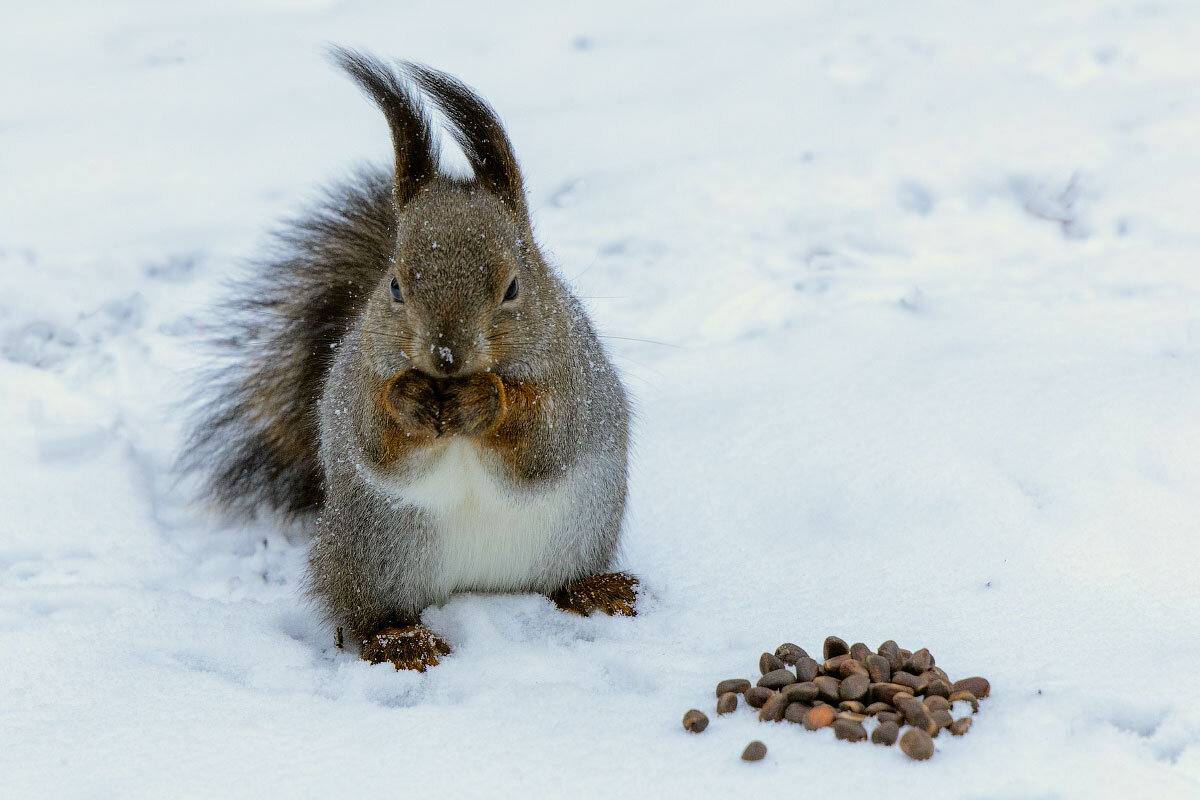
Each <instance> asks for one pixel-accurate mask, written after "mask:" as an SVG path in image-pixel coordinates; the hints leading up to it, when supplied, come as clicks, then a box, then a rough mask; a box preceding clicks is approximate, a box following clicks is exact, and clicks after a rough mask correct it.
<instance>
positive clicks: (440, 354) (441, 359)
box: [433, 347, 463, 378]
mask: <svg viewBox="0 0 1200 800" xmlns="http://www.w3.org/2000/svg"><path fill="white" fill-rule="evenodd" d="M433 365H434V366H435V367H437V368H438V370H439V371H440V372H441V373H442V374H443V375H445V376H446V377H447V378H449V377H451V376H452V375H454V374H455V373H457V372H458V371H459V370H461V369H462V367H463V359H461V358H458V359H456V358H455V357H454V351H453V350H451V349H450V348H449V347H435V348H434V349H433Z"/></svg>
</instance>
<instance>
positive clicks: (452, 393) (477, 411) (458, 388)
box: [438, 372, 506, 436]
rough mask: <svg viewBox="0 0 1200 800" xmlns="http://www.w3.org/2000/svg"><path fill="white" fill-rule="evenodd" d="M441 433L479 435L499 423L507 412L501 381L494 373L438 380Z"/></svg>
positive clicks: (445, 434) (447, 434)
mask: <svg viewBox="0 0 1200 800" xmlns="http://www.w3.org/2000/svg"><path fill="white" fill-rule="evenodd" d="M438 388H439V389H440V390H441V399H442V409H441V432H442V435H443V436H453V435H455V434H458V435H460V436H482V435H483V434H485V433H487V432H488V431H489V430H491V429H493V428H495V427H496V426H497V425H499V424H500V423H501V422H502V421H503V419H504V415H505V412H506V406H505V392H504V382H503V381H502V380H500V376H499V375H496V374H495V373H493V372H480V373H476V374H475V375H471V376H468V377H466V378H450V379H448V380H444V381H441V382H440V383H439V386H438Z"/></svg>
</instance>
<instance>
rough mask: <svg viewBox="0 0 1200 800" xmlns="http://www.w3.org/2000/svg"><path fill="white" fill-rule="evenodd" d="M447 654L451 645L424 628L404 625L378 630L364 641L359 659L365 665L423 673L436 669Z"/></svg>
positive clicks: (422, 626)
mask: <svg viewBox="0 0 1200 800" xmlns="http://www.w3.org/2000/svg"><path fill="white" fill-rule="evenodd" d="M449 653H450V645H448V644H447V643H446V640H445V639H443V638H442V637H440V636H438V635H437V634H436V633H434V632H433V631H431V630H429V628H426V627H425V626H424V625H403V626H398V627H390V628H380V629H379V630H378V631H376V632H375V633H374V634H372V635H371V636H369V637H368V638H366V639H364V640H363V642H362V645H361V647H360V648H359V655H360V656H362V659H363V660H364V661H370V662H371V663H372V664H382V663H383V662H385V661H387V662H389V663H391V664H392V666H394V667H395V668H396V669H398V670H400V669H415V670H416V671H417V672H424V671H425V670H426V669H428V668H429V667H435V666H437V665H438V663H439V662H440V661H441V659H442V656H445V655H448V654H449Z"/></svg>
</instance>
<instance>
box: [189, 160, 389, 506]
mask: <svg viewBox="0 0 1200 800" xmlns="http://www.w3.org/2000/svg"><path fill="white" fill-rule="evenodd" d="M395 225H396V221H395V214H394V212H393V206H392V175H391V173H390V172H387V171H384V170H378V171H362V172H360V173H359V174H358V175H356V176H355V177H354V178H353V179H351V180H350V181H348V182H346V183H344V184H342V185H339V186H336V187H333V188H331V189H329V190H328V191H327V192H326V193H325V197H324V199H323V201H322V202H320V203H319V204H318V205H317V207H316V208H314V209H312V210H310V211H309V212H308V213H306V214H304V215H303V216H301V217H299V218H298V219H296V220H294V221H292V222H291V223H290V224H289V225H287V226H286V227H284V229H283V230H282V231H280V232H279V233H277V234H276V236H275V246H274V248H273V251H272V253H271V255H270V256H269V257H268V258H265V259H262V260H260V261H258V262H257V263H256V264H254V265H253V266H254V274H253V275H252V277H250V278H248V279H246V280H245V281H243V282H242V283H241V284H240V285H239V286H238V287H237V289H236V291H235V292H234V297H236V298H237V299H235V300H233V301H232V302H230V303H228V304H227V305H226V306H224V308H223V310H222V312H221V313H220V314H219V315H218V321H217V323H216V324H215V325H214V328H213V331H212V340H213V342H214V343H215V344H216V346H217V347H218V349H219V350H220V351H221V352H220V354H219V360H220V365H219V366H218V367H216V368H214V369H213V370H212V371H210V372H209V373H208V374H207V375H206V376H205V378H204V379H203V381H202V385H201V386H200V387H199V390H198V392H197V397H198V398H199V402H198V405H199V406H200V407H199V409H198V412H199V413H198V415H197V420H198V421H197V423H196V424H195V426H194V428H193V429H192V433H191V437H190V440H189V441H188V443H187V447H186V449H185V451H184V454H183V456H182V458H181V467H182V468H183V469H184V470H185V471H188V472H195V473H199V474H201V475H203V476H204V488H205V493H206V494H207V495H208V497H209V499H211V500H212V501H214V502H215V503H216V504H217V505H218V506H220V507H222V508H223V509H225V510H226V511H229V512H231V513H232V514H234V515H235V516H241V517H253V516H254V515H255V514H256V512H257V511H258V510H259V509H260V508H262V507H264V506H266V507H269V508H271V509H274V510H275V511H277V512H279V513H281V514H282V515H284V516H286V517H293V518H294V517H299V516H302V515H304V514H306V513H308V512H310V511H313V510H315V509H316V508H317V507H318V506H319V505H320V503H321V500H322V496H323V490H322V478H321V467H320V463H319V461H318V450H319V446H320V437H319V432H318V420H317V415H316V408H317V401H318V399H319V398H320V396H321V392H322V390H323V388H324V381H325V375H326V373H327V372H328V368H329V364H330V362H331V361H332V359H333V355H334V350H335V348H336V347H337V345H338V343H339V342H340V341H341V339H342V337H343V336H344V335H345V333H346V331H347V330H348V329H349V328H350V327H351V326H352V325H353V323H354V321H355V319H356V318H357V317H358V315H359V313H360V312H361V310H362V307H363V304H364V303H365V302H366V298H367V293H368V292H370V291H371V290H372V289H373V288H374V287H375V286H376V285H377V284H378V282H379V277H380V274H381V273H382V271H383V270H385V269H387V267H388V259H389V258H390V257H391V254H392V250H393V247H394V237H395Z"/></svg>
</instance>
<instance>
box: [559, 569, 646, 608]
mask: <svg viewBox="0 0 1200 800" xmlns="http://www.w3.org/2000/svg"><path fill="white" fill-rule="evenodd" d="M637 589H638V579H637V578H635V577H634V576H632V575H630V574H629V573H627V572H608V573H605V574H603V575H593V576H592V577H590V578H584V579H583V580H581V581H576V582H575V583H570V584H567V585H566V586H564V587H563V588H561V589H559V590H558V591H557V592H553V593H552V594H550V600H551V601H552V602H553V603H554V604H555V605H556V606H558V607H559V608H561V609H562V610H563V611H569V612H571V613H572V614H579V615H581V616H585V617H586V616H588V615H589V614H591V613H592V612H593V611H597V610H599V611H603V612H604V613H605V614H608V615H609V616H610V617H611V616H614V615H620V616H623V617H636V616H637Z"/></svg>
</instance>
